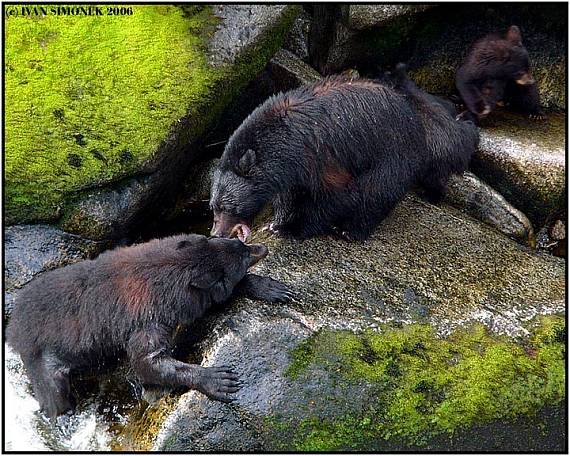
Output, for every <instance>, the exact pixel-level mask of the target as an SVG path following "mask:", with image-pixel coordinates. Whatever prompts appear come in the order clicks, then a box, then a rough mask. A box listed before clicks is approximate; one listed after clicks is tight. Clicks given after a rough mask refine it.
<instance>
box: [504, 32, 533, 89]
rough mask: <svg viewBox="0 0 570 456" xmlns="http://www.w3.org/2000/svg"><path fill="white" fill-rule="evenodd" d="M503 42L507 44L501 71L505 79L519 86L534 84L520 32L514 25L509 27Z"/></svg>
mask: <svg viewBox="0 0 570 456" xmlns="http://www.w3.org/2000/svg"><path fill="white" fill-rule="evenodd" d="M505 41H506V42H507V43H508V44H507V47H506V54H505V55H504V64H503V67H502V69H503V71H504V72H505V75H506V77H508V78H509V79H513V80H514V81H515V82H516V83H517V84H520V85H530V84H534V78H533V77H532V74H531V72H530V60H529V57H528V52H527V50H526V49H525V47H524V46H523V44H522V36H521V31H520V29H519V28H518V27H517V26H516V25H511V26H510V27H509V29H508V30H507V33H506V35H505Z"/></svg>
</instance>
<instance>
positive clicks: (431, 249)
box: [153, 196, 565, 452]
mask: <svg viewBox="0 0 570 456" xmlns="http://www.w3.org/2000/svg"><path fill="white" fill-rule="evenodd" d="M252 242H262V243H264V244H266V245H267V246H268V248H269V255H268V256H267V258H265V259H264V261H262V262H260V263H258V264H257V265H256V266H255V268H254V270H253V271H252V272H254V273H256V274H260V275H263V276H270V277H272V278H274V279H278V280H281V281H283V282H284V283H287V284H288V285H289V286H290V287H291V289H292V290H294V292H295V296H296V297H295V299H294V300H293V301H291V302H289V303H283V304H280V305H278V306H277V305H275V304H265V303H260V302H253V301H251V300H248V299H238V300H237V301H236V302H232V303H231V304H230V306H228V308H226V309H225V310H224V312H223V313H222V314H217V315H213V316H210V317H209V318H207V319H206V320H204V321H202V322H200V324H199V325H196V327H194V328H192V334H193V335H194V336H196V337H197V339H198V340H201V341H202V342H200V345H199V347H197V348H198V352H199V353H200V355H201V356H202V357H203V365H206V366H216V365H230V366H232V367H233V368H235V370H236V372H238V373H239V375H240V379H241V381H242V384H243V386H242V388H241V390H240V391H238V392H237V393H236V395H235V399H236V400H235V402H234V404H233V406H232V407H224V406H220V404H218V403H214V402H213V401H210V400H208V399H207V398H206V397H204V396H203V395H201V394H199V393H196V392H191V393H189V394H186V395H184V396H182V397H181V398H180V401H179V403H178V404H177V405H176V408H175V411H174V412H173V413H172V414H171V416H170V417H169V418H168V419H167V421H166V422H165V424H164V425H163V426H162V430H161V432H160V433H159V435H158V437H157V438H156V440H155V443H154V446H153V449H155V450H168V451H175V452H179V451H217V452H224V451H231V450H232V449H234V450H237V451H270V450H276V451H299V450H309V449H310V450H314V451H318V450H321V451H323V450H325V449H327V450H330V451H332V450H333V449H334V450H344V451H347V450H359V451H372V450H378V451H381V450H385V451H388V450H390V449H398V448H400V449H402V448H406V449H407V448H411V447H418V448H426V447H427V446H429V445H431V447H432V448H436V447H437V442H435V441H436V440H437V439H439V438H442V439H443V441H442V442H443V443H442V444H441V445H442V446H440V447H437V448H445V445H446V444H449V440H450V437H449V435H450V434H451V435H452V436H453V438H455V437H457V438H459V437H458V436H460V435H467V436H469V432H470V431H471V430H472V429H473V428H474V427H477V426H483V427H484V429H483V428H482V429H483V430H482V431H481V432H483V433H484V432H487V431H489V430H490V435H491V436H498V435H499V434H495V433H494V431H493V430H494V427H497V429H501V432H502V431H504V432H505V433H507V434H508V432H507V429H506V428H505V427H500V426H497V421H499V422H501V421H503V422H504V423H510V424H509V426H510V425H511V424H512V425H513V426H515V425H516V426H518V425H519V424H520V423H519V424H517V423H518V421H517V420H519V418H520V419H521V420H523V422H524V423H526V424H525V426H527V427H529V428H530V429H532V430H533V432H534V433H531V434H529V435H533V436H535V437H536V432H538V431H537V429H539V428H540V426H541V425H542V422H541V419H542V418H537V417H535V416H534V415H533V413H535V412H536V413H538V414H540V413H543V407H555V408H556V410H558V408H557V407H560V402H559V393H560V385H561V382H562V383H563V381H562V380H561V379H560V375H564V367H563V366H564V361H563V360H564V355H563V353H562V354H561V352H560V349H561V348H563V344H562V343H560V338H561V337H562V336H561V334H562V332H561V330H560V324H561V323H562V324H563V323H564V319H563V318H561V319H558V320H556V321H557V323H552V324H545V323H540V322H539V323H536V326H542V327H543V328H545V330H544V331H542V332H541V334H544V336H539V337H535V336H530V337H529V332H530V333H532V334H537V333H536V330H535V324H534V323H533V324H529V323H528V322H529V321H531V320H532V319H533V318H535V317H536V316H537V315H542V314H550V313H563V312H564V308H565V300H564V296H565V263H564V261H563V260H561V259H559V258H555V257H552V256H550V255H543V254H538V253H536V252H534V251H533V250H531V249H529V248H527V247H523V246H521V245H519V244H517V243H516V242H514V241H512V240H510V239H508V238H506V237H505V236H503V235H502V234H500V233H498V232H497V231H496V230H494V229H492V228H490V227H488V226H486V225H483V224H482V223H479V222H477V221H475V220H473V219H471V218H469V217H468V216H467V215H465V214H463V213H461V212H460V211H458V210H455V209H453V208H450V207H447V206H445V205H444V206H439V207H438V206H433V205H431V204H428V203H425V202H424V201H422V200H420V199H418V198H417V197H416V196H410V197H407V198H406V199H405V200H404V201H402V202H401V203H400V204H399V205H398V206H397V207H396V209H395V210H394V212H393V213H392V214H391V215H390V216H389V217H388V218H387V219H386V220H384V222H383V223H382V224H381V225H380V226H379V227H378V229H377V230H376V231H375V233H374V234H373V235H372V237H371V238H370V239H369V240H368V241H366V242H364V243H347V242H345V241H342V240H339V239H335V238H333V237H331V236H321V237H317V238H313V239H308V240H305V241H303V242H298V241H295V240H290V239H282V238H278V237H275V236H273V235H271V234H268V233H267V232H266V231H264V232H260V231H257V232H254V235H253V236H252ZM386 322H391V325H389V326H386V325H385V323H386ZM481 325H485V327H486V328H487V329H489V330H490V331H491V332H487V330H484V329H483V327H482V326H481ZM470 327H474V328H475V329H474V330H473V331H472V330H470V329H464V328H470ZM556 328H558V329H556ZM491 333H492V334H491ZM499 334H500V335H499ZM547 334H548V335H547ZM447 336H448V337H449V338H447V339H446V338H445V337H447ZM303 341H305V342H303ZM420 343H421V344H423V347H424V348H422V346H420V345H419V344H420ZM478 344H479V345H480V346H479V345H478ZM541 344H542V345H544V344H546V345H548V344H550V345H548V347H550V348H546V349H544V350H543V349H542V348H541V349H540V353H541V354H540V356H538V354H537V353H538V352H537V350H538V349H539V347H542V345H541ZM416 345H417V347H416ZM473 347H477V348H479V349H480V351H479V352H478V351H476V350H475V349H474V348H473ZM552 347H555V349H554V348H552ZM551 349H552V351H550V350H551ZM454 350H455V351H456V352H457V354H458V355H461V356H462V357H463V359H464V360H465V361H464V364H461V363H458V364H457V365H458V366H459V365H461V366H462V367H461V368H458V370H456V371H452V370H451V369H452V368H454V366H455V365H454V364H453V356H454V354H451V352H453V351H454ZM556 350H558V351H556ZM554 353H557V354H556V355H553V357H552V356H551V355H552V354H554ZM391 356H393V357H394V358H395V359H396V358H397V359H396V361H397V362H394V363H392V365H391V366H390V365H389V361H390V357H391ZM539 358H540V361H539V360H538V359H539ZM547 359H549V360H548V361H546V360H547ZM398 360H400V361H402V362H400V361H398ZM543 360H544V363H543V364H541V363H542V361H543ZM448 361H450V362H449V364H448ZM429 363H432V364H433V366H432V368H430V367H429ZM442 366H443V367H442ZM406 369H408V371H409V372H408V371H406ZM414 369H416V370H414ZM423 371H425V375H426V376H427V377H429V378H427V377H426V385H424V386H425V391H426V392H427V393H426V394H428V393H429V394H431V393H430V391H432V390H433V402H437V403H438V404H439V402H441V403H442V404H443V405H442V407H443V409H442V411H441V416H440V417H439V415H438V417H439V418H438V419H439V420H440V421H439V422H438V424H437V426H438V427H435V429H436V430H437V432H433V433H431V430H432V428H431V426H432V424H433V423H431V421H430V420H431V419H432V418H434V416H435V415H434V413H435V412H433V409H435V407H436V405H434V404H433V403H431V402H429V401H427V399H426V400H425V401H424V402H421V401H419V399H422V394H423V393H422V392H421V391H413V390H414V389H415V388H416V387H417V386H418V383H417V382H416V380H417V381H418V382H419V380H421V373H422V372H423ZM398 372H401V373H400V374H398ZM486 374H488V376H487V377H484V375H486ZM515 374H520V378H519V379H517V380H516V381H514V384H513V385H511V386H512V388H513V389H512V390H511V389H510V388H511V386H509V382H504V383H501V382H499V383H497V385H493V382H495V380H496V379H497V378H501V376H502V375H504V378H505V379H508V380H509V381H511V380H513V378H516V375H515ZM479 378H480V380H478V379H479ZM548 378H550V379H551V380H552V381H551V382H550V383H548V382H547V383H545V382H544V381H543V380H544V379H548ZM427 380H430V381H432V380H433V381H432V383H433V382H435V381H436V380H438V381H439V380H441V385H440V386H441V387H442V389H443V392H444V393H446V394H447V393H448V392H449V394H450V396H449V398H451V399H454V398H462V397H463V396H462V391H464V392H465V395H466V396H467V395H468V396H469V397H466V398H465V401H464V402H459V403H457V404H456V403H455V402H454V403H453V404H451V405H450V404H449V402H447V403H444V402H445V401H444V400H443V399H440V396H439V392H438V390H437V389H434V388H432V386H431V384H428V382H427ZM535 380H536V382H535ZM554 385H557V386H556V387H555V386H554ZM435 386H438V384H436V385H435ZM534 386H536V389H537V391H536V400H535V399H534V398H531V399H528V396H529V395H532V388H533V387H534ZM462 388H463V389H462ZM477 388H479V389H477ZM420 389H421V388H420ZM495 390H496V391H495ZM515 390H516V391H520V394H521V397H520V399H519V398H518V397H517V396H516V394H518V393H516V394H515ZM555 391H556V392H555ZM554 392H555V393H554ZM479 393H480V394H481V398H479V396H478V394H479ZM495 393H496V396H493V395H494V394H495ZM550 393H553V394H551V395H550ZM511 394H515V397H514V398H512V401H511V396H510V395H511ZM446 397H447V396H445V397H444V399H445V398H446ZM428 399H429V398H428ZM451 399H450V400H451ZM471 399H472V400H473V402H469V400H471ZM495 399H496V400H497V401H499V402H498V403H499V404H503V405H504V403H507V404H506V405H505V407H504V413H505V414H504V415H501V414H500V413H502V412H499V411H497V408H496V407H495V406H494V405H493V404H494V401H495ZM478 400H480V402H477V401H478ZM414 401H417V402H414ZM430 401H431V399H430ZM500 401H502V402H500ZM416 403H417V405H418V407H419V408H418V409H417V410H415V411H414V410H413V409H411V407H413V406H414V405H415V404H416ZM384 405H389V406H390V413H391V415H390V417H389V418H390V420H391V421H389V422H387V425H386V426H387V427H385V428H381V427H380V426H381V425H382V423H384V421H382V420H381V419H380V418H379V417H382V415H381V411H382V410H387V409H386V408H385V407H384ZM400 406H401V409H400V408H399V407H400ZM424 406H425V411H424V409H423V408H422V407H424ZM451 406H453V407H456V408H448V409H447V410H446V408H445V407H451ZM430 407H432V408H430ZM438 407H439V405H438ZM408 412H410V413H408ZM411 412H413V413H411ZM527 412H528V413H527ZM398 413H399V414H400V415H398ZM438 413H439V412H438ZM408 415H409V420H408V419H407V417H408ZM423 415H425V416H423ZM462 415H464V417H465V423H466V426H467V430H464V429H463V428H460V426H459V424H458V423H460V422H461V418H460V417H461V416H462ZM537 416H538V415H537ZM479 417H480V419H479ZM400 421H401V427H400V428H398V425H399V424H398V423H399V422H400ZM547 421H548V420H547ZM319 423H322V426H321V427H319ZM335 423H336V424H338V427H337V426H336V424H335ZM548 423H551V421H548ZM434 426H435V425H434ZM516 426H515V427H516ZM426 427H427V432H426V435H425V437H426V438H425V439H424V440H422V435H423V430H424V429H426ZM383 429H384V430H383ZM509 429H510V428H509ZM513 429H514V428H513ZM553 429H554V428H553ZM556 429H558V428H556ZM361 431H362V432H361ZM384 431H385V433H384ZM463 432H465V433H466V434H462V433H463ZM498 432H499V431H498ZM513 432H515V431H513ZM516 432H517V435H519V434H521V435H523V433H522V431H516ZM355 433H356V435H355ZM388 433H390V436H389V435H388ZM371 434H373V435H374V436H375V438H372V437H371ZM478 435H479V434H478ZM351 436H354V439H352V440H351ZM369 437H370V438H369ZM376 437H377V438H376ZM503 437H504V434H501V436H500V438H499V437H497V439H498V440H497V442H496V445H497V446H498V447H499V448H505V446H504V445H505V442H506V443H507V444H509V443H511V440H510V439H507V440H505V439H504V438H503ZM386 438H387V439H386ZM387 440H389V444H388V443H386V442H387ZM537 441H538V440H537ZM561 441H562V442H563V440H561ZM462 442H463V441H462ZM557 442H559V440H558V437H557V438H556V439H555V444H557ZM461 445H463V446H464V447H465V448H471V447H469V445H475V446H477V445H479V447H478V448H479V449H481V442H480V441H479V440H477V439H475V440H473V439H471V440H469V439H468V441H467V442H464V443H461ZM461 445H459V448H463V447H462V446H461ZM493 445H495V444H493ZM501 445H503V446H502V447H501ZM537 445H538V444H537ZM541 445H543V446H544V445H546V444H544V439H543V440H542V443H541ZM517 448H518V447H517ZM475 449H477V448H475Z"/></svg>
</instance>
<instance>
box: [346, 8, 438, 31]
mask: <svg viewBox="0 0 570 456" xmlns="http://www.w3.org/2000/svg"><path fill="white" fill-rule="evenodd" d="M431 6H432V5H417V4H416V5H350V7H349V13H348V26H349V27H350V28H352V29H355V30H362V29H366V28H370V27H380V26H382V25H384V24H386V23H387V22H389V21H391V20H394V19H395V18H398V17H401V16H409V15H412V14H417V13H420V12H422V11H425V10H427V9H428V8H430V7H431Z"/></svg>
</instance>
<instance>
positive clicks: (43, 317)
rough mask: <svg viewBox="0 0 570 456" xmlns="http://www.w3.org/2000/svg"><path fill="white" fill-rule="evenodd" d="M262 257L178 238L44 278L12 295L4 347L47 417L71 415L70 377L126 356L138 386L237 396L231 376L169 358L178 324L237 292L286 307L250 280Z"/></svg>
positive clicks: (264, 284)
mask: <svg viewBox="0 0 570 456" xmlns="http://www.w3.org/2000/svg"><path fill="white" fill-rule="evenodd" d="M267 252H268V250H267V248H266V247H265V246H263V245H260V244H258V245H246V244H243V243H242V242H240V241H239V240H237V239H233V240H231V239H220V238H211V239H208V238H206V237H205V236H199V235H178V236H172V237H168V238H164V239H155V240H152V241H149V242H146V243H143V244H138V245H134V246H131V247H120V248H117V249H115V250H111V251H108V252H105V253H103V254H101V255H100V256H99V257H97V258H96V259H94V260H86V261H82V262H80V263H76V264H73V265H69V266H66V267H63V268H60V269H56V270H53V271H50V272H46V273H44V274H42V275H40V276H38V277H37V278H35V279H34V280H32V281H31V282H30V283H29V285H27V286H26V287H25V288H24V289H23V290H22V292H21V293H20V295H19V296H18V298H17V302H16V306H15V308H14V312H13V314H12V317H11V319H10V322H9V325H8V328H7V342H8V344H10V345H11V346H12V347H13V348H14V349H15V350H16V351H17V352H18V353H19V354H20V356H21V358H22V361H23V363H24V366H25V368H26V371H27V373H28V377H29V378H30V382H31V384H32V388H33V391H34V394H35V397H36V399H37V400H38V402H39V403H40V406H41V408H42V410H43V411H44V412H45V413H46V414H47V415H48V416H50V417H55V416H57V415H60V414H62V413H64V412H67V411H68V410H71V409H73V407H74V398H73V397H72V395H71V392H70V375H72V374H73V373H76V372H80V371H82V370H92V369H93V368H95V367H96V366H100V365H104V363H105V361H107V360H109V361H110V360H116V359H117V358H121V357H122V356H124V355H126V357H127V358H128V361H129V363H130V366H131V367H132V369H133V371H134V372H135V374H136V375H137V377H138V378H139V379H140V381H141V382H142V384H144V385H166V386H172V387H178V386H187V387H190V388H193V389H197V390H199V391H201V392H202V393H204V394H206V395H208V396H209V397H211V398H213V399H216V400H220V401H230V400H231V398H232V397H231V394H232V393H234V392H236V391H237V390H238V389H239V383H238V379H237V377H236V374H234V373H233V372H232V371H231V370H230V369H229V368H228V367H224V366H222V367H201V366H198V365H193V364H187V363H184V362H181V361H178V360H176V359H174V358H173V357H172V356H171V354H170V350H171V343H172V341H171V339H172V337H173V333H174V330H175V329H176V328H177V326H178V325H180V324H189V323H192V322H193V321H195V320H196V319H198V318H200V317H201V316H202V315H203V314H204V313H205V311H206V310H207V309H208V308H210V307H212V306H215V305H218V304H220V303H222V302H224V301H226V300H227V299H228V298H229V296H230V294H231V293H232V291H234V290H235V292H238V293H242V294H244V295H246V296H249V297H252V298H254V299H264V300H269V301H274V302H277V301H284V300H287V299H289V298H290V291H289V290H288V288H287V287H286V286H285V285H283V284H281V283H280V282H277V281H275V280H273V279H270V278H268V277H260V276H257V275H254V274H248V273H247V270H248V268H249V267H250V266H252V265H254V264H255V263H257V262H258V261H259V260H261V259H262V258H264V257H265V256H266V255H267Z"/></svg>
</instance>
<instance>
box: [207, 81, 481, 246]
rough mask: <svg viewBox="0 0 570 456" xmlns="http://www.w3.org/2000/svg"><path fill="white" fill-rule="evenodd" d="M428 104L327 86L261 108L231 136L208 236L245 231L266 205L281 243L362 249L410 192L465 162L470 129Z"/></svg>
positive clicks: (380, 87)
mask: <svg viewBox="0 0 570 456" xmlns="http://www.w3.org/2000/svg"><path fill="white" fill-rule="evenodd" d="M414 87H415V86H414ZM426 96H427V94H425V93H423V92H422V93H420V91H419V89H417V88H415V89H412V88H411V87H408V85H405V84H403V85H402V87H400V88H395V87H393V86H392V85H391V84H386V83H382V82H380V81H376V80H369V79H350V78H343V77H331V78H326V79H324V80H322V81H320V82H317V83H314V84H311V85H307V86H304V87H301V88H298V89H295V90H292V91H289V92H287V93H282V94H279V95H276V96H274V97H272V98H270V99H268V100H267V101H266V102H265V103H263V104H262V105H261V106H259V107H258V108H257V109H255V111H253V113H252V114H251V115H250V116H249V117H248V118H247V119H246V120H245V121H244V122H243V123H242V125H241V126H240V127H239V128H238V129H237V130H236V131H235V133H234V134H233V135H232V137H231V138H230V140H229V142H228V144H227V146H226V149H225V151H224V154H223V156H222V159H221V162H220V164H219V167H218V169H217V170H216V172H215V175H214V180H213V184H212V195H211V200H210V205H211V208H212V209H213V211H214V228H213V230H212V234H214V235H219V236H228V235H230V233H231V231H232V227H234V225H235V223H241V224H248V225H249V224H251V223H252V221H253V217H254V216H255V215H256V214H258V213H259V212H260V211H261V209H262V208H263V207H264V206H265V205H266V204H267V203H270V202H271V203H272V204H273V213H274V222H273V223H272V227H273V228H275V229H276V230H277V231H279V232H280V233H283V234H286V235H291V236H294V237H297V238H306V237H310V236H315V235H319V234H323V233H329V232H337V231H338V232H341V233H342V234H343V236H344V237H345V238H348V239H358V240H363V239H366V238H367V237H368V236H369V235H370V233H371V231H372V230H373V229H374V228H375V227H376V226H377V225H378V223H379V222H380V221H381V220H382V219H383V218H385V217H386V216H387V215H388V213H389V212H390V211H391V210H392V208H393V207H394V206H395V205H396V204H397V203H398V201H400V200H401V199H402V197H403V196H404V195H405V193H406V192H407V191H408V190H409V189H410V188H411V187H412V186H413V185H414V184H416V183H418V182H424V183H429V185H430V186H431V187H433V186H434V184H433V183H432V182H431V181H432V180H434V179H435V180H437V182H438V183H439V182H440V181H443V180H446V178H447V177H448V176H449V174H450V173H453V172H461V171H463V169H464V168H465V166H466V163H467V160H468V158H469V157H470V155H471V153H472V152H473V148H474V147H473V144H472V143H474V142H476V141H475V140H474V139H473V138H474V136H476V133H477V131H476V129H475V127H474V126H471V127H469V128H465V127H463V126H461V125H460V124H459V123H458V122H455V121H454V117H453V116H452V115H451V114H449V113H447V111H446V112H445V113H444V112H443V111H442V109H441V107H442V105H440V104H438V105H437V107H434V105H433V104H432V103H429V102H426V100H425V97H426ZM447 109H454V108H449V107H448V108H447ZM444 111H445V109H444ZM430 116H435V119H434V120H430ZM462 135H465V137H462ZM463 146H464V149H462V147H463ZM246 154H247V155H248V158H247V160H245V159H243V157H244V156H245V155H246ZM252 158H253V159H252ZM246 161H247V166H243V164H244V162H246ZM430 173H432V174H433V177H430V176H429V174H430ZM438 185H439V184H438Z"/></svg>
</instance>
